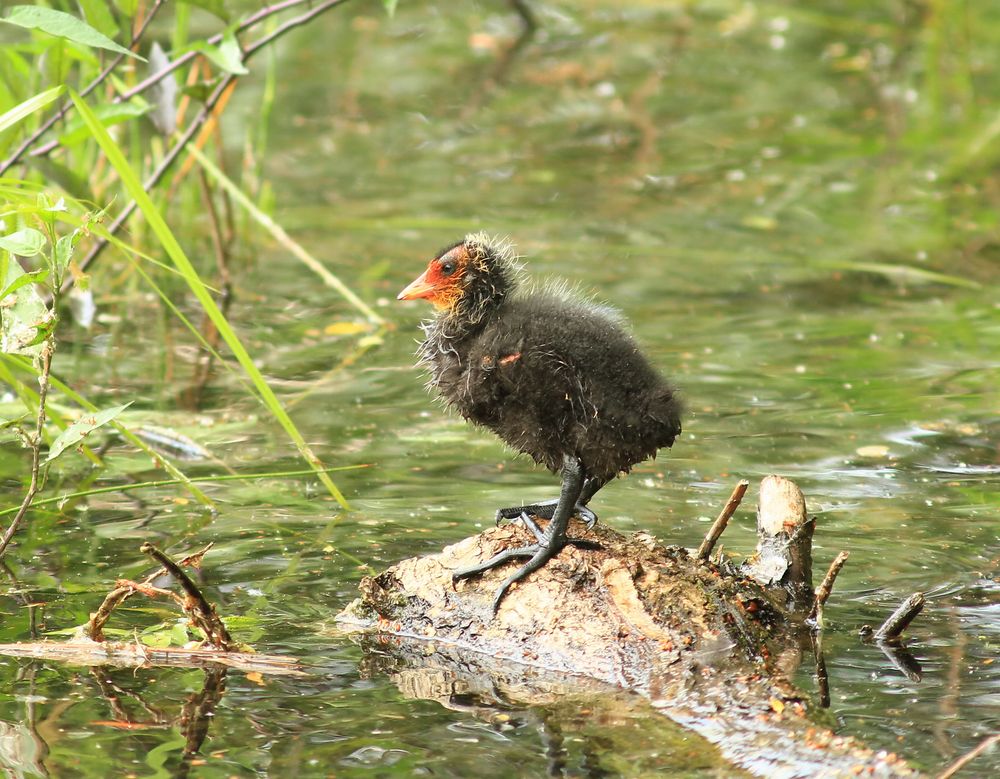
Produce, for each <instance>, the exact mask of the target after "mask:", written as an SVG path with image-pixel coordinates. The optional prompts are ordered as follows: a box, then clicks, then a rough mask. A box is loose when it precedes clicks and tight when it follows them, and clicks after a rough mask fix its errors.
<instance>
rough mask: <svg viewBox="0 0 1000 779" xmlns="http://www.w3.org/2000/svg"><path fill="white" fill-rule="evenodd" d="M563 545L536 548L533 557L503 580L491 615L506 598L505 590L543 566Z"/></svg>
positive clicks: (551, 544) (494, 598)
mask: <svg viewBox="0 0 1000 779" xmlns="http://www.w3.org/2000/svg"><path fill="white" fill-rule="evenodd" d="M564 545H565V543H559V544H557V543H549V544H548V545H546V546H542V545H539V546H538V547H537V550H538V551H537V552H535V554H534V556H533V557H532V558H531V559H530V560H528V562H526V563H525V564H524V565H523V566H521V567H520V568H518V569H517V571H515V572H514V573H512V574H511V575H510V576H508V577H507V578H506V579H504V582H503V584H501V585H500V587H499V589H498V590H497V592H496V595H494V596H493V614H494V615H496V613H497V609H499V608H500V603H501V602H502V601H503V599H504V598H505V597H506V596H507V590H509V589H510V586H511V585H512V584H513V583H514V582H519V581H521V579H523V578H525V577H526V576H528V575H529V574H532V573H534V572H535V571H537V570H538V569H539V568H541V567H542V566H544V565H545V563H547V562H548V561H549V560H551V559H552V558H553V557H555V556H556V555H557V554H559V550H560V549H562V548H563V546H564Z"/></svg>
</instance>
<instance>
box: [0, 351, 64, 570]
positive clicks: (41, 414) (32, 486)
mask: <svg viewBox="0 0 1000 779" xmlns="http://www.w3.org/2000/svg"><path fill="white" fill-rule="evenodd" d="M54 348H55V345H54V343H53V341H52V340H51V339H47V340H46V341H45V342H44V343H43V344H42V351H41V355H40V357H41V371H39V374H38V417H37V419H36V420H35V433H34V436H32V439H31V481H30V482H29V484H28V491H27V492H26V493H24V500H22V501H21V506H20V508H18V510H17V513H16V514H15V515H14V518H13V519H12V520H11V521H10V524H9V525H8V526H7V529H6V530H5V531H4V533H3V537H2V538H0V558H2V557H3V555H4V552H6V551H7V546H8V545H9V544H10V541H11V539H12V538H13V537H14V534H15V533H16V532H17V529H18V527H20V525H21V521H22V520H23V519H24V515H25V514H27V513H28V509H29V508H31V502H32V501H33V500H34V499H35V495H37V494H38V490H39V488H40V484H39V478H38V476H39V471H40V470H41V465H42V438H43V434H44V433H45V398H46V397H47V396H48V394H49V372H50V370H51V368H52V352H53V351H54Z"/></svg>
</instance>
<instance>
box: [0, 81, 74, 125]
mask: <svg viewBox="0 0 1000 779" xmlns="http://www.w3.org/2000/svg"><path fill="white" fill-rule="evenodd" d="M63 89H65V87H64V86H62V85H60V86H57V87H52V89H46V90H45V91H44V92H40V93H39V94H37V95H35V96H34V97H29V98H28V99H27V100H25V101H24V102H23V103H21V104H20V105H16V106H14V107H13V108H12V109H10V110H9V111H7V112H6V113H5V114H3V116H0V133H2V132H3V131H4V130H6V129H7V128H8V127H13V126H14V125H15V124H17V123H18V122H20V121H21V120H22V119H24V117H26V116H31V114H33V113H35V111H38V110H39V109H41V108H45V106H47V105H48V104H49V103H51V102H52V101H53V100H55V99H56V98H57V97H59V95H61V94H62V92H63Z"/></svg>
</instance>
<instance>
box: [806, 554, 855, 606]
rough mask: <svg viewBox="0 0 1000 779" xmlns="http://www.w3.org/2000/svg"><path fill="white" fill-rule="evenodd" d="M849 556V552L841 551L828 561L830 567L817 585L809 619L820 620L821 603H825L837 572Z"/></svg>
mask: <svg viewBox="0 0 1000 779" xmlns="http://www.w3.org/2000/svg"><path fill="white" fill-rule="evenodd" d="M850 556H851V553H850V552H841V553H840V554H838V555H837V556H836V557H835V558H834V559H833V562H832V563H830V568H829V570H828V571H827V572H826V576H824V577H823V582H822V583H821V584H820V585H819V589H817V590H816V600H815V601H813V606H812V610H811V611H810V612H809V617H808V618H809V619H811V620H817V621H818V620H820V615H821V614H822V613H823V604H824V603H826V600H827V598H829V597H830V593H831V592H832V591H833V583H834V582H835V581H836V580H837V574H839V573H840V569H841V568H843V567H844V563H846V562H847V558H848V557H850Z"/></svg>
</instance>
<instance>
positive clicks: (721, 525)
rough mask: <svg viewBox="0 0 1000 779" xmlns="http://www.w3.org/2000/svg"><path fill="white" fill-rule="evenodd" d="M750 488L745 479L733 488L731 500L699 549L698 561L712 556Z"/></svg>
mask: <svg viewBox="0 0 1000 779" xmlns="http://www.w3.org/2000/svg"><path fill="white" fill-rule="evenodd" d="M749 486H750V482H748V481H747V480H746V479H743V480H742V481H741V482H740V483H739V484H737V485H736V486H735V487H734V488H733V494H732V495H730V496H729V500H728V501H727V502H726V505H725V507H724V508H723V509H722V513H721V514H719V516H718V518H717V519H716V520H715V522H713V523H712V527H711V528H709V531H708V535H706V536H705V540H704V541H702V542H701V546H699V547H698V554H697V555H696V557H697V559H699V560H707V559H708V556H709V555H710V554H712V549H713V548H714V547H715V542H716V541H718V540H719V536H721V535H722V534H723V532H725V530H726V525H728V524H729V519H730V518H731V517H732V516H733V514H734V513H735V512H736V509H737V508H739V505H740V501H742V500H743V496H744V495H746V494H747V487H749Z"/></svg>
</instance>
